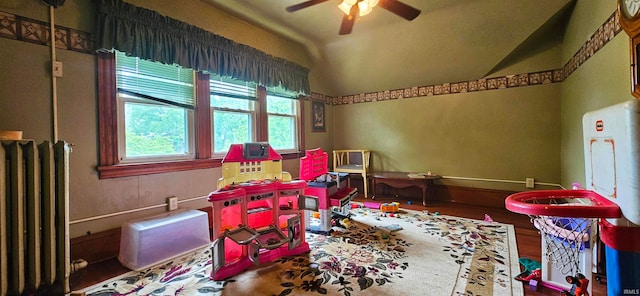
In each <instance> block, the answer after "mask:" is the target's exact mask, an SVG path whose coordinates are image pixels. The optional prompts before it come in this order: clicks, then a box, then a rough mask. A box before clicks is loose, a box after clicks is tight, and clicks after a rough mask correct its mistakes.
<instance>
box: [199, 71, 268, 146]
mask: <svg viewBox="0 0 640 296" xmlns="http://www.w3.org/2000/svg"><path fill="white" fill-rule="evenodd" d="M209 89H210V92H211V98H210V100H211V116H212V118H211V122H212V123H213V129H212V130H213V154H214V155H220V156H223V155H224V154H225V153H226V152H227V150H229V146H231V144H234V143H246V142H253V141H255V139H256V128H255V127H256V101H257V99H258V97H257V88H256V85H255V84H253V83H246V82H243V81H239V80H234V79H230V78H224V79H223V78H221V77H219V76H214V75H211V78H210V80H209Z"/></svg>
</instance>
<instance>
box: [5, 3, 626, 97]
mask: <svg viewBox="0 0 640 296" xmlns="http://www.w3.org/2000/svg"><path fill="white" fill-rule="evenodd" d="M621 31H622V27H620V22H619V19H618V14H617V13H616V12H614V13H613V14H612V15H611V16H610V17H609V18H608V19H607V20H606V21H605V22H604V24H602V25H601V26H600V28H598V29H597V30H596V32H595V33H593V34H592V35H591V36H590V37H589V39H588V40H587V41H586V42H585V43H584V44H583V45H582V46H581V47H580V49H578V51H577V52H576V53H575V54H574V55H573V56H572V57H571V59H569V61H568V62H567V63H566V64H565V65H564V66H563V67H562V68H558V69H553V70H546V71H540V72H531V73H521V74H512V75H505V76H499V77H489V78H480V79H477V80H470V81H462V82H453V83H450V82H446V83H442V84H435V85H427V86H414V87H410V88H404V89H394V90H385V91H378V92H369V93H361V94H352V95H346V96H337V97H332V96H328V95H325V94H321V93H311V95H310V96H306V97H304V98H303V99H305V100H312V101H320V102H324V103H325V104H329V105H344V104H357V103H368V102H378V101H388V100H397V99H405V98H415V97H428V96H437V95H447V94H456V93H466V92H475V91H487V90H496V89H505V88H514V87H525V86H532V85H540V84H548V83H557V82H562V81H564V80H565V79H566V78H567V77H569V75H571V73H573V72H574V71H575V70H576V69H578V68H579V67H580V66H581V65H582V64H583V63H584V62H586V61H587V60H588V59H589V58H591V57H592V56H593V55H595V53H596V52H598V51H599V50H600V49H602V48H603V47H604V46H605V45H606V44H607V43H609V41H611V40H612V39H613V38H614V37H615V36H616V35H618V33H620V32H621ZM49 32H50V31H49V25H48V24H47V23H45V22H42V21H38V20H33V19H29V18H26V17H22V16H17V15H13V14H10V13H6V12H2V11H0V37H4V38H10V39H16V40H22V41H26V42H31V43H36V44H41V45H49V44H50V41H51V38H50V36H49V35H50V33H49ZM55 45H56V48H59V49H66V50H73V51H77V52H83V53H89V54H94V53H95V49H94V48H95V42H94V40H93V38H92V35H91V33H88V32H82V31H79V30H75V29H71V28H67V27H62V26H56V27H55Z"/></svg>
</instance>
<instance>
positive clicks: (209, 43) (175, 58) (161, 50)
mask: <svg viewBox="0 0 640 296" xmlns="http://www.w3.org/2000/svg"><path fill="white" fill-rule="evenodd" d="M97 3H98V6H97V9H98V29H97V34H96V35H97V36H96V40H97V48H98V50H106V51H112V50H114V49H115V50H118V51H122V52H125V53H127V54H130V55H133V56H136V57H139V58H142V59H147V60H152V61H158V62H162V63H165V64H170V65H171V64H178V65H180V66H183V67H187V68H191V69H194V70H197V71H204V72H210V73H215V74H218V75H220V76H228V77H232V78H235V79H240V80H243V81H250V82H255V83H258V84H260V85H264V86H268V87H269V86H282V87H284V88H285V89H287V90H290V91H296V92H299V93H302V94H310V93H311V91H310V86H309V69H307V68H304V67H302V66H300V65H298V64H295V63H292V62H290V61H287V60H285V59H282V58H278V57H274V56H271V55H269V54H266V53H264V52H262V51H259V50H257V49H255V48H252V47H249V46H247V45H243V44H239V43H236V42H233V41H231V40H229V39H226V38H224V37H222V36H219V35H216V34H213V33H211V32H209V31H206V30H203V29H200V28H198V27H195V26H193V25H189V24H187V23H184V22H181V21H178V20H175V19H172V18H169V17H166V16H163V15H160V14H159V13H157V12H155V11H152V10H148V9H144V8H141V7H137V6H134V5H131V4H128V3H125V2H123V1H122V0H99V1H97Z"/></svg>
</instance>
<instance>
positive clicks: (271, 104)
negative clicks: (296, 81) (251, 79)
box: [267, 95, 296, 115]
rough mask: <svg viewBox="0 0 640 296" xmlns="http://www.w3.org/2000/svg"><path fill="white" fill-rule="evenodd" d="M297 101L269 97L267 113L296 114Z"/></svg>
mask: <svg viewBox="0 0 640 296" xmlns="http://www.w3.org/2000/svg"><path fill="white" fill-rule="evenodd" d="M295 102H296V101H295V100H292V99H287V98H281V97H276V96H269V95H268V96H267V113H277V114H289V115H293V114H294V112H295V108H294V105H293V104H294V103H295Z"/></svg>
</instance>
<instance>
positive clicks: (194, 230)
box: [118, 210, 211, 270]
mask: <svg viewBox="0 0 640 296" xmlns="http://www.w3.org/2000/svg"><path fill="white" fill-rule="evenodd" d="M210 243H211V241H210V238H209V219H208V217H207V213H206V212H203V211H198V210H186V211H177V212H170V213H166V214H162V215H158V216H153V217H150V218H145V219H141V220H136V221H132V222H129V223H127V224H125V225H123V226H122V232H121V237H120V254H119V255H118V260H119V261H120V263H122V265H124V266H125V267H127V268H129V269H132V270H141V269H145V268H147V267H150V266H152V265H155V264H158V263H161V262H163V261H166V260H169V259H171V258H174V257H176V256H180V255H183V254H185V253H188V252H191V251H194V250H196V249H199V248H202V247H205V246H207V245H209V244H210Z"/></svg>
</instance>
